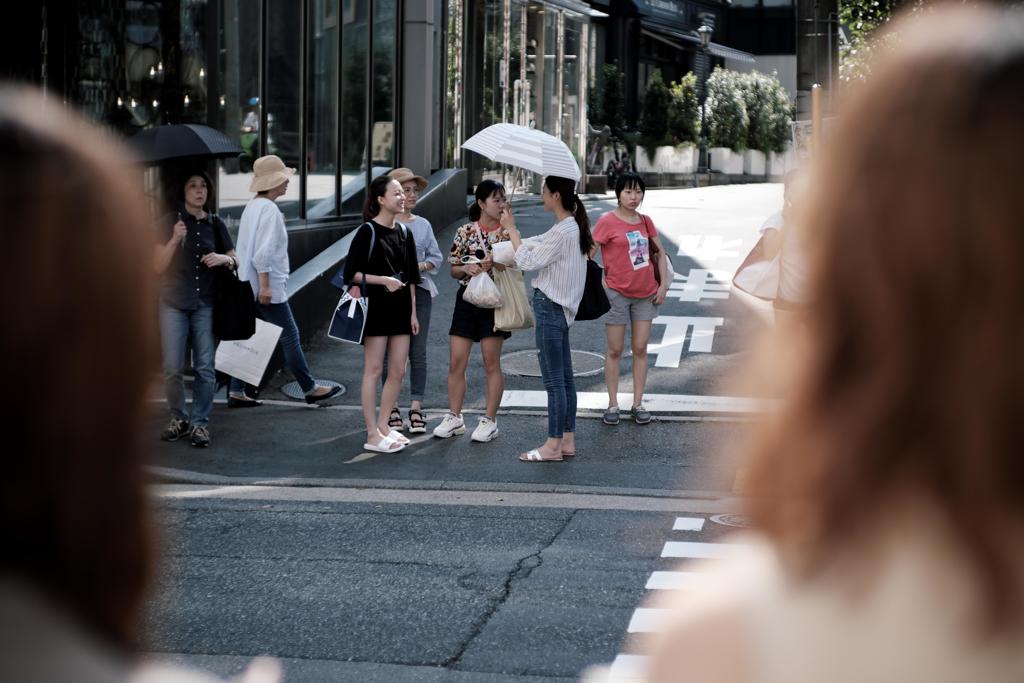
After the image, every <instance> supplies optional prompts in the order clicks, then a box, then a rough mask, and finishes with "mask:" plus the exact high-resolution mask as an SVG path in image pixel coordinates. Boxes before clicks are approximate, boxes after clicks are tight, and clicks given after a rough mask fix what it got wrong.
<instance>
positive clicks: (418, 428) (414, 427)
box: [409, 408, 427, 434]
mask: <svg viewBox="0 0 1024 683" xmlns="http://www.w3.org/2000/svg"><path fill="white" fill-rule="evenodd" d="M413 415H415V416H416V417H413ZM426 431H427V421H426V420H424V419H423V413H421V412H420V411H418V410H416V409H415V408H413V409H411V410H409V433H411V434H423V433H424V432H426Z"/></svg>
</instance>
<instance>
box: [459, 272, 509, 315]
mask: <svg viewBox="0 0 1024 683" xmlns="http://www.w3.org/2000/svg"><path fill="white" fill-rule="evenodd" d="M462 300H463V301H465V302H466V303H470V304H473V305H474V306H476V307H477V308H498V307H499V306H501V292H499V291H498V287H497V285H495V284H494V280H492V279H491V276H490V275H488V274H487V273H480V274H479V275H474V276H473V277H471V278H470V279H469V284H468V285H466V291H465V292H463V293H462Z"/></svg>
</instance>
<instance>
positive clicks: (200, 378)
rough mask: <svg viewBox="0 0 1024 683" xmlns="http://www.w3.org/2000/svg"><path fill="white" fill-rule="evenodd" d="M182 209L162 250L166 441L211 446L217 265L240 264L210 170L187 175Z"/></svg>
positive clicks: (167, 221) (163, 435)
mask: <svg viewBox="0 0 1024 683" xmlns="http://www.w3.org/2000/svg"><path fill="white" fill-rule="evenodd" d="M177 199H178V201H179V202H180V203H179V204H178V206H177V212H176V213H173V214H171V215H170V217H168V218H167V219H165V220H164V226H165V229H166V233H165V234H164V235H163V236H162V237H161V241H160V244H159V245H158V246H157V249H156V269H157V272H158V273H160V275H161V276H162V285H161V288H160V341H161V346H162V350H163V370H164V383H165V385H166V391H167V406H168V408H169V409H170V411H171V421H170V423H169V424H168V425H167V427H166V428H165V429H164V430H163V432H161V434H160V438H161V439H163V440H164V441H177V440H178V439H180V438H182V437H184V436H188V437H189V439H190V441H191V443H192V445H193V446H196V447H199V448H206V447H207V446H209V445H210V431H209V426H208V425H209V422H210V410H211V409H212V408H213V393H214V390H215V389H216V375H215V374H214V370H213V360H214V351H215V349H216V342H215V340H214V338H213V287H214V273H213V269H214V268H231V269H234V268H237V267H238V261H237V259H236V258H235V250H234V245H232V243H231V237H230V236H229V235H228V230H227V227H226V226H225V225H224V222H223V221H222V220H221V219H220V218H218V217H217V216H216V215H215V214H213V213H211V210H212V208H213V207H214V206H215V205H216V202H215V201H214V199H213V184H212V183H211V182H210V179H209V177H207V175H206V174H205V173H194V174H192V175H190V176H189V177H188V178H186V180H185V182H184V184H183V185H182V187H181V190H180V192H179V194H178V197H177ZM189 342H191V345H192V369H193V370H194V371H195V382H194V383H193V385H192V407H191V411H189V409H188V408H187V407H186V405H185V381H184V378H183V372H184V369H185V349H186V348H187V347H188V344H189Z"/></svg>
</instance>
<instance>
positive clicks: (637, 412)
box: [629, 404, 651, 425]
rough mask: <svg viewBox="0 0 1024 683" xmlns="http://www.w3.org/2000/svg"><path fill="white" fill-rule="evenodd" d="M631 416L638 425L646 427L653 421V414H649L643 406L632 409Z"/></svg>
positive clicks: (630, 410)
mask: <svg viewBox="0 0 1024 683" xmlns="http://www.w3.org/2000/svg"><path fill="white" fill-rule="evenodd" d="M629 414H630V415H632V416H633V421H634V422H636V423H637V424H638V425H645V424H647V423H648V422H650V421H651V414H650V413H649V412H647V408H644V407H643V404H641V405H638V406H633V407H632V408H630V409H629Z"/></svg>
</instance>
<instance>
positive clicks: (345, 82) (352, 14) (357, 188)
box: [341, 0, 368, 213]
mask: <svg viewBox="0 0 1024 683" xmlns="http://www.w3.org/2000/svg"><path fill="white" fill-rule="evenodd" d="M367 3H368V0H343V2H342V15H341V31H342V37H341V73H342V79H341V103H342V104H341V173H342V176H341V182H342V187H341V200H342V213H359V212H360V211H361V210H362V206H363V197H364V196H365V185H366V176H365V172H366V90H367V87H366V47H367V45H366V43H367V31H366V17H367Z"/></svg>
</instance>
